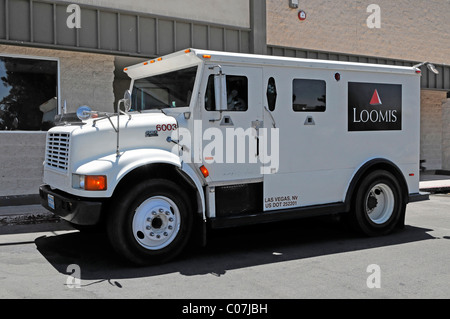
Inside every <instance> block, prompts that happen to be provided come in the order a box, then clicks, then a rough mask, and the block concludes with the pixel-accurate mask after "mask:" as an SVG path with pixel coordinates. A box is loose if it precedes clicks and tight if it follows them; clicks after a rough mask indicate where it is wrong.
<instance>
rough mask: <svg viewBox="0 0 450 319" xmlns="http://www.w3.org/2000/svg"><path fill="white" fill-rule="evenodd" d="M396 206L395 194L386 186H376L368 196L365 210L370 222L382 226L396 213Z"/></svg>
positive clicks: (380, 184) (381, 184)
mask: <svg viewBox="0 0 450 319" xmlns="http://www.w3.org/2000/svg"><path fill="white" fill-rule="evenodd" d="M394 206H395V197H394V193H393V192H392V189H391V188H390V187H389V186H388V185H386V184H383V183H379V184H376V185H375V186H373V187H372V189H371V190H370V191H369V193H368V194H367V196H366V200H365V209H366V212H367V215H368V216H369V218H370V220H371V221H372V222H373V223H375V224H378V225H381V224H383V223H385V222H386V221H388V220H389V218H390V217H391V216H392V213H393V212H394Z"/></svg>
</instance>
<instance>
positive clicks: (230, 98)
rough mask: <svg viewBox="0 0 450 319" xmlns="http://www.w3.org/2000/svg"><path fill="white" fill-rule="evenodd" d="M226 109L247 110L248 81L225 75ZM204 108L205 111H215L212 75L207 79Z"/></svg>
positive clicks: (236, 76) (243, 77)
mask: <svg viewBox="0 0 450 319" xmlns="http://www.w3.org/2000/svg"><path fill="white" fill-rule="evenodd" d="M226 77H227V78H226V83H227V109H228V111H247V109H248V79H247V77H245V76H240V75H227V76H226ZM205 108H206V110H207V111H215V110H216V98H215V93H214V75H210V76H209V78H208V85H207V88H206V94H205Z"/></svg>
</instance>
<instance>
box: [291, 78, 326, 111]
mask: <svg viewBox="0 0 450 319" xmlns="http://www.w3.org/2000/svg"><path fill="white" fill-rule="evenodd" d="M292 108H293V110H294V111H295V112H325V109H326V83H325V81H322V80H306V79H294V81H293V84H292Z"/></svg>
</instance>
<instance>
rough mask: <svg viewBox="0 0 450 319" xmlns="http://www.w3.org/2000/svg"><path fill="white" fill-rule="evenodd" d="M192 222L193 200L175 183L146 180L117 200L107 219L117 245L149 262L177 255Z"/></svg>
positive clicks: (127, 255)
mask: <svg viewBox="0 0 450 319" xmlns="http://www.w3.org/2000/svg"><path fill="white" fill-rule="evenodd" d="M191 225H192V212H191V209H190V205H189V200H188V198H187V197H186V195H185V194H184V192H183V190H182V189H180V188H179V187H178V186H177V185H176V184H175V183H173V182H171V181H167V180H161V179H155V180H149V181H144V182H142V183H141V184H139V185H137V186H135V187H134V188H133V189H131V190H130V191H129V192H127V193H126V194H123V195H121V196H120V197H119V198H117V199H116V200H115V203H114V205H113V210H112V214H111V216H109V219H108V223H107V230H108V236H109V239H110V241H111V243H112V246H113V247H114V249H115V250H116V251H117V252H118V253H119V254H120V255H122V256H123V257H125V258H126V259H127V260H129V261H131V262H133V263H135V264H138V265H146V264H153V263H159V262H166V261H168V260H170V259H172V258H174V257H175V256H177V255H178V254H179V253H180V252H181V251H182V249H183V248H184V247H185V245H186V243H187V242H188V239H189V236H190V232H191Z"/></svg>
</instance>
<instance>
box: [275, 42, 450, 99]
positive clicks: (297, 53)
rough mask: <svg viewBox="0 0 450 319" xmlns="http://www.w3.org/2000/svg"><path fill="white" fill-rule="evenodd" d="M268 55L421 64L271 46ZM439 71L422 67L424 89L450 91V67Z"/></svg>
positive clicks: (409, 62)
mask: <svg viewBox="0 0 450 319" xmlns="http://www.w3.org/2000/svg"><path fill="white" fill-rule="evenodd" d="M267 54H269V55H276V56H286V57H297V58H307V59H322V60H334V61H349V62H359V63H375V64H388V65H400V66H413V65H415V64H418V63H420V62H424V61H419V62H417V61H416V62H414V61H404V60H395V59H386V58H379V57H368V56H358V55H352V54H345V53H333V52H323V51H316V50H307V49H298V48H288V47H279V46H273V45H269V46H268V47H267ZM431 62H432V61H431ZM435 66H436V69H437V70H438V71H439V74H438V75H435V74H434V73H432V72H431V71H429V70H428V68H427V67H422V68H421V69H422V83H421V86H422V88H423V89H433V90H445V91H448V90H450V66H448V65H435Z"/></svg>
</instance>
